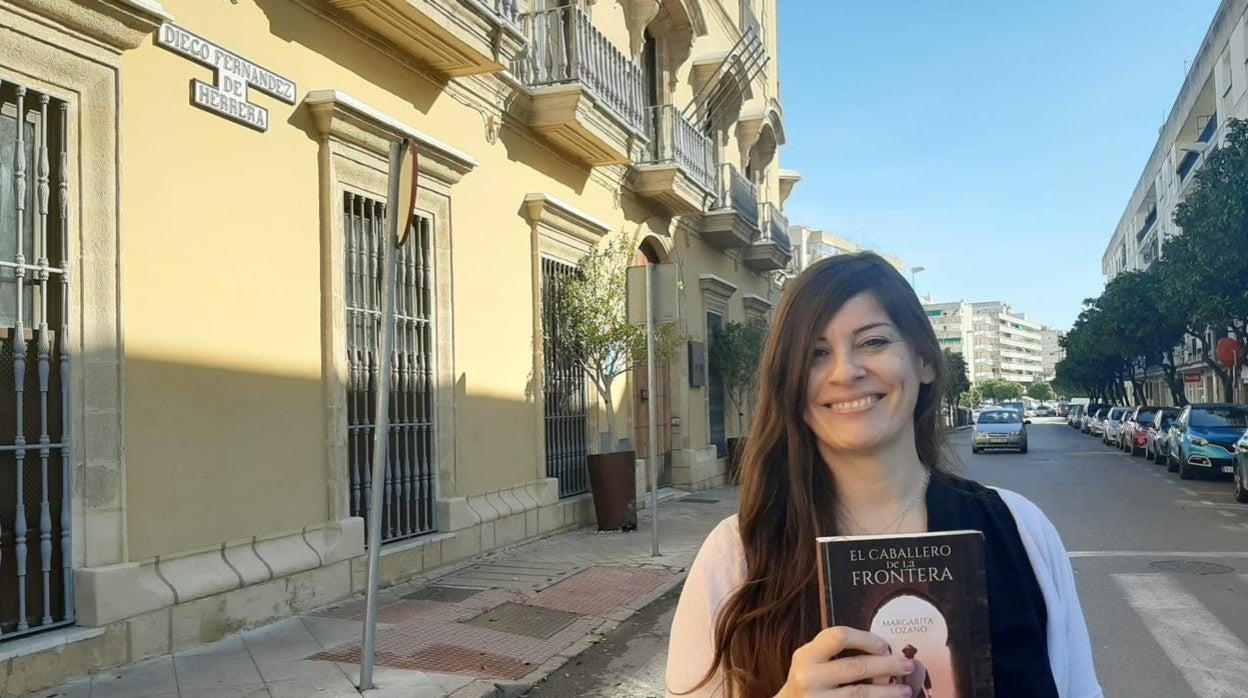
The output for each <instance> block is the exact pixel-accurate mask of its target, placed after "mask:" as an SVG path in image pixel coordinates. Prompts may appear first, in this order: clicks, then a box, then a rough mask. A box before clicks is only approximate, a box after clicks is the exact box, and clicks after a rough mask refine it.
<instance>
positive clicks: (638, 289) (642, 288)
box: [625, 262, 680, 327]
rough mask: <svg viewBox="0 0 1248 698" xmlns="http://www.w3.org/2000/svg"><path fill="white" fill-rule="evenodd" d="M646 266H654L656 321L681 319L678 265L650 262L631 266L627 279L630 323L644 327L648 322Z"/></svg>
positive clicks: (658, 322)
mask: <svg viewBox="0 0 1248 698" xmlns="http://www.w3.org/2000/svg"><path fill="white" fill-rule="evenodd" d="M646 266H650V267H653V269H654V270H653V275H654V289H653V290H654V322H655V324H659V325H661V324H664V323H668V322H676V321H677V320H679V319H680V312H679V310H678V309H677V308H678V305H677V302H676V300H677V299H676V291H677V288H676V265H675V264H672V263H670V262H668V263H666V264H650V265H643V266H640V267H629V268H628V277H627V278H626V279H625V283H626V286H627V288H628V295H627V298H628V301H627V305H628V324H630V325H635V326H637V327H644V326H645V324H646Z"/></svg>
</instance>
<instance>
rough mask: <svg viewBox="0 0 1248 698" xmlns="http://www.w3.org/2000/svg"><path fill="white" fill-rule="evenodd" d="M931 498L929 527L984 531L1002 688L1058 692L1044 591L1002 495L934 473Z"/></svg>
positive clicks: (1029, 697)
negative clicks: (1051, 663) (1051, 659)
mask: <svg viewBox="0 0 1248 698" xmlns="http://www.w3.org/2000/svg"><path fill="white" fill-rule="evenodd" d="M926 502H927V527H928V530H930V531H933V532H934V531H958V530H965V529H970V530H975V531H982V532H983V534H984V558H985V562H986V563H987V568H988V574H987V577H988V618H989V624H990V626H991V635H992V677H993V684H994V686H995V688H996V694H997V695H998V696H1008V698H1033V697H1034V698H1058V693H1057V685H1056V684H1055V683H1054V681H1053V670H1052V667H1051V666H1050V665H1049V649H1048V633H1047V631H1046V627H1047V621H1048V613H1047V611H1046V609H1045V604H1044V595H1043V594H1042V593H1041V591H1040V583H1039V582H1037V581H1036V573H1035V571H1034V570H1033V569H1032V568H1031V560H1030V559H1029V558H1028V557H1027V549H1026V548H1024V547H1023V539H1022V538H1021V537H1020V536H1019V533H1018V525H1017V524H1016V523H1015V521H1014V516H1013V515H1012V514H1011V513H1010V509H1009V507H1008V506H1007V505H1006V503H1005V502H1004V501H1002V499H1001V495H999V494H997V492H996V490H992V489H989V488H987V487H984V486H983V485H981V484H979V483H978V482H974V481H971V480H964V479H962V478H959V477H956V476H952V475H938V474H933V476H932V481H931V484H930V485H929V486H928V488H927V497H926Z"/></svg>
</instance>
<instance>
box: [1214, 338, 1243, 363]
mask: <svg viewBox="0 0 1248 698" xmlns="http://www.w3.org/2000/svg"><path fill="white" fill-rule="evenodd" d="M1242 358H1244V348H1243V347H1241V346H1239V342H1236V341H1235V340H1233V339H1231V338H1230V337H1223V338H1222V339H1219V340H1218V361H1220V362H1221V363H1222V365H1223V366H1225V367H1227V368H1232V367H1233V366H1235V365H1236V364H1238V363H1239V361H1240V359H1242Z"/></svg>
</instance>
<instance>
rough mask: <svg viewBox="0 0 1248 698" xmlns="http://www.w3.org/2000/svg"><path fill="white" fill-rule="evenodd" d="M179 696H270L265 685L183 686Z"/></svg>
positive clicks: (225, 697)
mask: <svg viewBox="0 0 1248 698" xmlns="http://www.w3.org/2000/svg"><path fill="white" fill-rule="evenodd" d="M177 695H178V696H179V698H270V694H269V689H267V688H265V687H264V686H220V687H217V688H199V689H190V690H188V689H185V688H183V689H182V690H181V691H180V692H179V693H178V694H177Z"/></svg>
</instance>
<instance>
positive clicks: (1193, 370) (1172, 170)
mask: <svg viewBox="0 0 1248 698" xmlns="http://www.w3.org/2000/svg"><path fill="white" fill-rule="evenodd" d="M1246 61H1248V0H1223V2H1222V3H1221V4H1220V5H1219V7H1218V10H1217V13H1216V14H1215V15H1214V19H1213V22H1212V23H1211V24H1210V26H1209V30H1208V32H1206V34H1205V38H1204V41H1203V42H1201V45H1200V48H1199V50H1198V51H1197V54H1196V58H1195V60H1194V61H1192V64H1191V67H1190V68H1189V69H1188V73H1187V77H1186V79H1185V80H1184V81H1183V86H1182V88H1181V89H1180V90H1179V94H1178V96H1177V97H1176V98H1175V100H1174V105H1173V106H1172V107H1171V109H1170V114H1169V115H1168V116H1167V118H1166V121H1165V123H1164V124H1163V125H1162V127H1161V130H1160V134H1159V136H1158V138H1157V143H1156V144H1155V145H1154V146H1153V151H1152V153H1151V154H1150V155H1149V158H1148V163H1147V164H1146V165H1145V167H1144V171H1143V172H1141V173H1140V179H1139V181H1138V182H1137V183H1136V185H1135V189H1134V190H1133V191H1132V193H1131V198H1130V199H1129V200H1128V201H1127V205H1126V208H1125V209H1124V211H1123V214H1122V217H1121V218H1120V219H1119V221H1118V226H1117V227H1116V228H1115V230H1114V233H1113V235H1112V236H1111V237H1110V240H1109V243H1108V245H1106V248H1105V252H1104V254H1102V256H1101V270H1102V272H1103V273H1104V275H1105V280H1106V281H1110V280H1112V279H1113V278H1114V277H1116V276H1118V275H1119V274H1121V273H1123V272H1124V271H1131V270H1134V271H1143V270H1147V269H1149V268H1151V267H1152V265H1153V264H1154V263H1155V262H1156V260H1158V259H1160V258H1161V257H1162V256H1163V255H1164V254H1165V248H1166V241H1167V240H1171V239H1173V238H1174V237H1176V236H1178V235H1181V234H1182V230H1181V229H1179V227H1178V226H1177V225H1175V223H1174V212H1175V209H1176V207H1177V206H1178V205H1179V204H1180V203H1181V202H1182V201H1183V200H1184V198H1185V197H1186V196H1187V195H1188V194H1189V193H1190V192H1191V190H1192V185H1193V182H1194V181H1195V179H1196V178H1195V176H1194V175H1195V173H1196V172H1197V171H1199V170H1200V167H1201V165H1202V164H1203V162H1204V158H1205V155H1206V153H1208V152H1209V150H1210V149H1211V148H1214V147H1217V145H1218V144H1219V143H1221V142H1222V141H1223V139H1224V137H1225V126H1226V123H1227V122H1228V121H1229V120H1230V119H1244V118H1248V63H1246ZM1217 339H1218V338H1217V337H1213V340H1214V341H1216V340H1217ZM1194 341H1195V340H1193V339H1192V338H1191V337H1187V338H1185V340H1184V344H1183V345H1182V346H1180V347H1178V348H1177V351H1176V357H1175V360H1176V362H1181V364H1182V365H1181V366H1180V367H1179V368H1180V372H1181V373H1182V375H1183V380H1184V384H1183V385H1184V391H1185V396H1186V398H1187V399H1188V400H1189V401H1192V402H1202V401H1216V400H1220V399H1221V390H1220V387H1219V384H1218V379H1217V376H1216V375H1215V374H1214V372H1213V371H1212V370H1211V369H1209V368H1208V367H1207V366H1205V365H1204V364H1203V361H1202V360H1201V355H1200V353H1199V351H1198V350H1194V349H1193V348H1192V344H1193V342H1194ZM1144 380H1145V394H1146V396H1147V399H1148V401H1149V402H1150V403H1152V404H1162V405H1169V404H1171V403H1172V402H1173V398H1172V396H1171V394H1170V390H1169V389H1168V388H1167V387H1166V383H1165V379H1164V377H1163V375H1162V373H1161V369H1160V368H1153V369H1150V371H1149V373H1148V375H1147V376H1145V377H1144ZM1235 390H1236V398H1237V399H1238V400H1240V401H1244V400H1248V386H1245V385H1244V384H1242V383H1241V384H1239V385H1236V386H1235ZM1129 393H1130V391H1128V394H1129Z"/></svg>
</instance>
